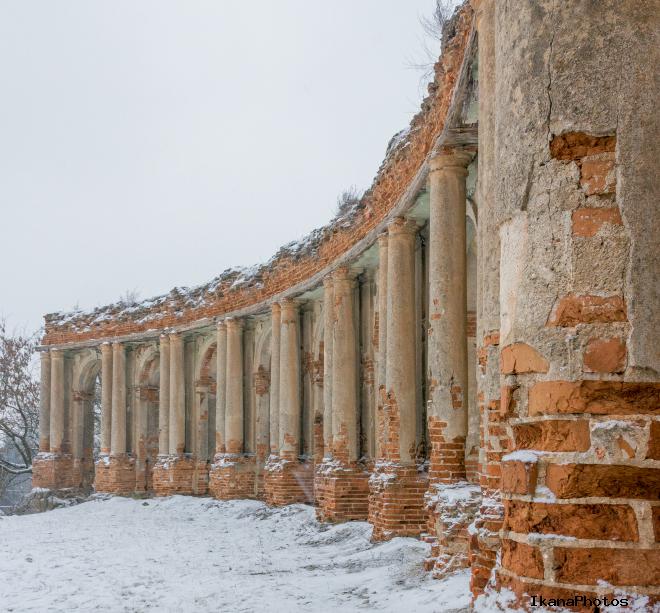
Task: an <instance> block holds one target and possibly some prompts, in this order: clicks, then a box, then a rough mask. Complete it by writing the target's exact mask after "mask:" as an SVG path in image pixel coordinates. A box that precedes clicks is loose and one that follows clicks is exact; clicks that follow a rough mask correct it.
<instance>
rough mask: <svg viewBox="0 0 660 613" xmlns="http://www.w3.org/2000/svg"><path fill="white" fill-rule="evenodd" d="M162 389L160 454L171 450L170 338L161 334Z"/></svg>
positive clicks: (159, 418)
mask: <svg viewBox="0 0 660 613" xmlns="http://www.w3.org/2000/svg"><path fill="white" fill-rule="evenodd" d="M159 368H160V380H159V385H160V389H159V391H158V454H159V455H168V454H169V452H170V339H169V336H167V334H161V335H160V362H159Z"/></svg>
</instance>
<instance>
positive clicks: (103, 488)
mask: <svg viewBox="0 0 660 613" xmlns="http://www.w3.org/2000/svg"><path fill="white" fill-rule="evenodd" d="M94 489H95V490H96V491H97V492H105V493H108V494H132V493H134V492H135V458H132V457H131V456H129V455H117V456H113V455H110V456H105V457H103V458H101V459H100V460H98V461H97V462H96V475H95V479H94Z"/></svg>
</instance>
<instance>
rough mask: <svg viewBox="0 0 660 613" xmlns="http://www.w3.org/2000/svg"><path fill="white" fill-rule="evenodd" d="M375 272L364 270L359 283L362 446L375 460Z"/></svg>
mask: <svg viewBox="0 0 660 613" xmlns="http://www.w3.org/2000/svg"><path fill="white" fill-rule="evenodd" d="M374 276H375V271H374V270H373V269H367V270H365V272H364V275H363V280H362V283H361V284H360V309H359V310H360V341H359V345H360V348H361V356H360V360H361V361H360V369H359V371H360V388H361V399H362V400H361V402H362V417H361V423H362V430H361V436H360V438H361V439H362V445H363V447H362V450H361V453H363V454H364V455H365V456H366V457H367V458H369V460H373V459H374V458H375V457H376V456H375V452H376V447H375V444H376V443H375V438H376V425H375V424H376V394H375V389H374V383H375V377H376V372H375V366H376V364H375V359H374Z"/></svg>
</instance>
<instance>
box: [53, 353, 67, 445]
mask: <svg viewBox="0 0 660 613" xmlns="http://www.w3.org/2000/svg"><path fill="white" fill-rule="evenodd" d="M50 376H51V381H50V450H51V452H53V453H62V443H63V442H64V354H63V353H62V350H61V349H51V351H50Z"/></svg>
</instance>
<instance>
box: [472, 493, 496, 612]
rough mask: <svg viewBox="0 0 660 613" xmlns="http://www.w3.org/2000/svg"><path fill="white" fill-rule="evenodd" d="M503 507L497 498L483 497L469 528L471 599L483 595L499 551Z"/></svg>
mask: <svg viewBox="0 0 660 613" xmlns="http://www.w3.org/2000/svg"><path fill="white" fill-rule="evenodd" d="M503 523H504V507H503V506H502V501H501V500H500V498H499V496H497V497H491V496H487V495H484V497H483V499H482V502H481V507H480V508H479V511H478V512H477V515H476V517H475V519H474V521H473V523H472V526H471V527H470V545H469V562H470V569H471V574H470V591H471V592H472V598H473V600H474V598H476V597H477V596H479V595H481V594H483V593H484V591H485V589H486V586H487V585H488V582H489V581H490V578H491V576H492V571H493V568H494V567H495V562H496V561H497V555H498V553H499V551H500V546H501V541H500V529H501V528H502V524H503Z"/></svg>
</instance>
